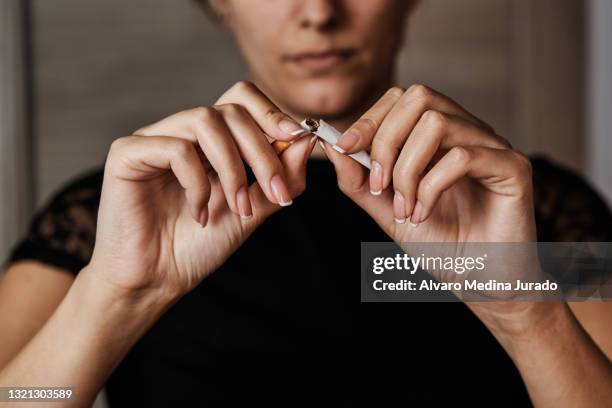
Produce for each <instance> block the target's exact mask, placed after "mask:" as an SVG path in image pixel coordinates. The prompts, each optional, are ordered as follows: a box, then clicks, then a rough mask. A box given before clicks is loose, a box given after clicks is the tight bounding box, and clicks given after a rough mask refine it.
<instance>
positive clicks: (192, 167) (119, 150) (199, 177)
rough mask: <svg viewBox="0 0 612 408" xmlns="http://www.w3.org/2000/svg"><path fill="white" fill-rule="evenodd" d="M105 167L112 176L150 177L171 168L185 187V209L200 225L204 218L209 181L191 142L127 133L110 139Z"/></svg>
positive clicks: (135, 179)
mask: <svg viewBox="0 0 612 408" xmlns="http://www.w3.org/2000/svg"><path fill="white" fill-rule="evenodd" d="M106 166H107V170H108V171H109V172H110V173H111V174H112V175H114V176H115V177H116V178H119V179H123V180H130V181H143V180H150V179H151V178H154V177H156V176H161V175H164V174H167V173H168V171H172V173H173V174H174V176H175V177H176V179H177V180H178V182H179V184H180V185H181V187H182V188H183V189H185V197H186V201H187V205H188V208H189V212H190V214H191V216H192V217H193V219H194V220H195V221H196V222H198V223H200V224H202V226H204V225H205V224H206V222H207V220H208V210H207V203H208V200H209V199H210V192H211V188H210V183H209V181H208V178H207V175H206V172H205V170H204V167H203V166H202V162H201V161H200V158H199V157H198V153H197V151H196V148H195V146H194V145H193V143H190V142H188V141H186V140H182V139H178V138H174V137H164V136H155V137H142V136H128V137H123V138H120V139H117V140H116V141H115V142H113V144H112V146H111V150H110V153H109V158H108V160H107V165H106Z"/></svg>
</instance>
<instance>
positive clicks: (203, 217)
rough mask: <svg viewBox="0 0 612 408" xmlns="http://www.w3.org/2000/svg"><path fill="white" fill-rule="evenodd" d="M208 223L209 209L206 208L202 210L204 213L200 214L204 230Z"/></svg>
mask: <svg viewBox="0 0 612 408" xmlns="http://www.w3.org/2000/svg"><path fill="white" fill-rule="evenodd" d="M207 222H208V207H204V208H203V209H202V212H201V213H200V225H201V226H202V228H204V227H205V226H206V223H207Z"/></svg>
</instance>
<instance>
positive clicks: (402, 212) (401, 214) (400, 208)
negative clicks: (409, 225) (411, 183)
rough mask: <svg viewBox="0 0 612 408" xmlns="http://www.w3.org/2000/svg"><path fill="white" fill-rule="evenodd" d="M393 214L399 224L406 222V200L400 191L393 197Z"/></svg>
mask: <svg viewBox="0 0 612 408" xmlns="http://www.w3.org/2000/svg"><path fill="white" fill-rule="evenodd" d="M393 216H394V217H395V222H396V223H397V224H405V223H406V200H404V196H403V195H402V193H400V192H399V191H396V192H395V196H394V197H393Z"/></svg>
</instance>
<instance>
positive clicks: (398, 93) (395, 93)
mask: <svg viewBox="0 0 612 408" xmlns="http://www.w3.org/2000/svg"><path fill="white" fill-rule="evenodd" d="M405 92H406V90H405V89H404V88H401V87H399V86H394V87H392V88H389V90H388V91H387V93H386V95H389V96H392V97H394V98H395V99H399V98H401V97H402V96H403V95H404V93H405Z"/></svg>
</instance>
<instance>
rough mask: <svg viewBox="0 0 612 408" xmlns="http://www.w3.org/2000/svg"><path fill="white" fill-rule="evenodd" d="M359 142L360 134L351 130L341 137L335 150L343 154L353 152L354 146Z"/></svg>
mask: <svg viewBox="0 0 612 408" xmlns="http://www.w3.org/2000/svg"><path fill="white" fill-rule="evenodd" d="M358 141H359V133H357V131H356V130H353V129H350V130H349V131H348V132H346V133H345V134H343V135H342V136H340V139H339V140H338V143H336V145H335V146H334V149H335V150H336V151H338V152H340V153H342V154H344V153H346V152H348V151H349V150H351V148H352V147H353V146H355V145H356V144H357V142H358Z"/></svg>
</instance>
